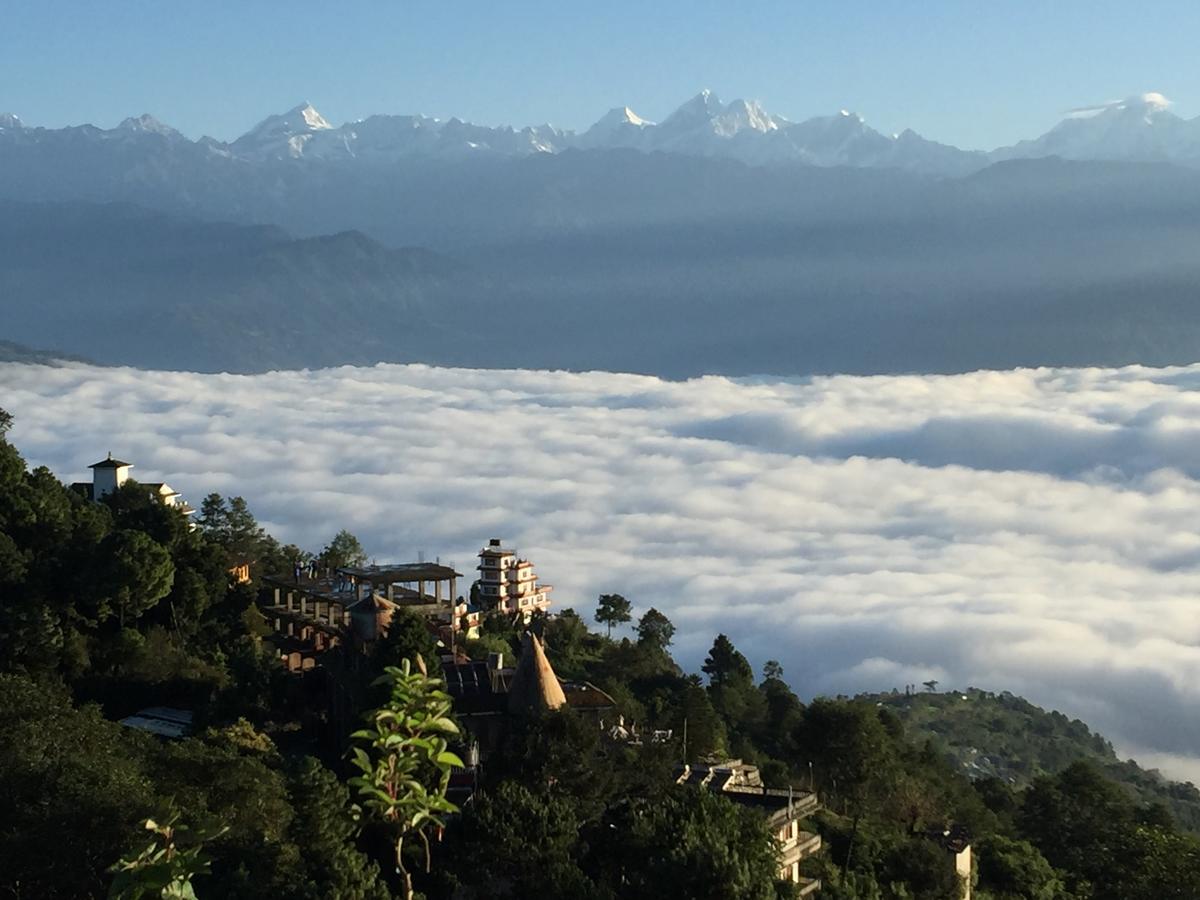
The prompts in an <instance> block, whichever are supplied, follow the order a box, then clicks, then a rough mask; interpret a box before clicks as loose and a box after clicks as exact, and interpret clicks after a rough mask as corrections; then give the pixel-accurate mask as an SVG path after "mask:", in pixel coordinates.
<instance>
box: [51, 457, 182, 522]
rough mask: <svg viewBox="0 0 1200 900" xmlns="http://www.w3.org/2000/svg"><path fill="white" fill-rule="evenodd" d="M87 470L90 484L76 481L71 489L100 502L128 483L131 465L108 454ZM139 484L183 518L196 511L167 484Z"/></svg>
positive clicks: (152, 482)
mask: <svg viewBox="0 0 1200 900" xmlns="http://www.w3.org/2000/svg"><path fill="white" fill-rule="evenodd" d="M88 468H89V469H91V470H92V480H91V481H90V482H87V481H77V482H75V483H74V484H72V485H71V489H72V490H73V491H76V492H78V493H80V494H82V495H83V496H85V497H87V499H89V500H93V501H95V500H102V499H103V498H105V497H107V496H108V495H109V494H111V493H113V492H115V491H117V490H118V489H119V488H121V487H122V486H123V485H124V484H125V482H127V481H129V470H130V469H132V468H133V463H127V462H123V461H121V460H119V459H113V455H112V454H111V453H110V454H108V458H107V459H102V460H100V462H98V463H92V464H91V465H90V466H88ZM139 484H141V486H142V487H144V488H146V489H147V490H148V491H150V494H151V496H154V497H157V498H158V499H159V500H161V501H162V502H163V505H164V506H171V507H174V508H175V509H178V510H179V511H180V512H181V513H183V514H184V515H185V516H190V515H191V514H192V513H194V512H195V511H196V510H194V509H193V508H192V507H191V506H189V505H188V502H187V501H186V500H184V499H183V496H182V495H181V494H180V493H179V491H177V490H174V489H173V488H172V487H171V486H170V485H169V484H165V483H164V482H161V481H142V482H139Z"/></svg>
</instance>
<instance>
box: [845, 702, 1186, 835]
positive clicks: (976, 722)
mask: <svg viewBox="0 0 1200 900" xmlns="http://www.w3.org/2000/svg"><path fill="white" fill-rule="evenodd" d="M862 699H864V700H866V701H867V702H871V703H879V704H882V705H883V706H884V707H886V708H887V709H889V710H891V711H892V712H894V713H895V714H896V715H897V716H899V718H900V721H901V722H903V723H904V726H905V728H906V730H907V731H908V732H909V734H911V735H912V736H913V737H914V738H915V739H923V738H929V739H930V740H932V741H933V744H934V746H936V747H937V748H938V749H939V750H941V751H943V752H945V753H946V754H947V755H948V756H949V757H950V758H951V759H952V760H953V761H954V762H955V763H956V764H957V765H959V766H960V767H961V768H962V770H963V772H964V773H966V775H967V776H968V777H970V778H972V779H980V778H997V779H1000V780H1001V781H1003V782H1005V783H1006V784H1009V785H1011V786H1013V787H1015V788H1018V789H1021V788H1025V787H1028V786H1029V785H1030V784H1031V783H1032V782H1033V780H1034V779H1035V778H1037V777H1039V776H1042V775H1055V774H1057V773H1059V772H1061V771H1062V770H1064V769H1065V768H1067V767H1068V766H1069V765H1071V764H1072V763H1074V762H1077V761H1079V760H1087V761H1088V762H1090V763H1092V764H1093V765H1094V766H1096V768H1097V769H1099V770H1100V771H1101V772H1103V773H1104V774H1105V776H1106V777H1108V778H1110V779H1112V780H1113V781H1115V782H1117V783H1119V784H1121V785H1124V786H1125V787H1126V788H1127V789H1128V790H1129V791H1130V792H1131V794H1132V796H1133V797H1134V798H1135V799H1136V800H1137V801H1138V802H1140V803H1144V804H1151V803H1163V804H1166V805H1167V806H1168V807H1169V808H1170V810H1171V813H1172V814H1173V815H1174V817H1175V818H1176V820H1177V821H1178V822H1179V823H1180V824H1181V825H1183V826H1184V827H1185V828H1187V829H1188V830H1190V831H1193V832H1200V790H1197V789H1196V787H1195V786H1194V785H1192V784H1190V783H1189V784H1181V783H1179V782H1175V781H1170V780H1169V779H1167V778H1165V777H1164V776H1163V775H1162V774H1161V773H1159V772H1157V771H1155V770H1147V769H1143V768H1142V767H1141V766H1139V765H1138V764H1137V763H1136V762H1134V761H1133V760H1122V759H1120V758H1119V757H1118V756H1117V753H1116V751H1115V750H1114V749H1113V746H1112V744H1111V743H1109V741H1108V740H1106V739H1105V738H1104V737H1103V736H1102V735H1099V734H1096V733H1095V732H1093V731H1092V730H1091V729H1090V728H1088V726H1087V725H1086V724H1084V723H1083V722H1081V721H1079V719H1071V718H1069V717H1068V716H1065V715H1063V714H1062V713H1060V712H1057V711H1048V710H1045V709H1042V708H1041V707H1040V706H1036V705H1034V704H1032V703H1030V702H1029V701H1028V700H1025V699H1024V698H1022V697H1017V696H1014V695H1013V694H1010V693H1008V692H1007V691H1005V692H1002V693H999V694H995V693H991V692H989V691H981V690H978V689H976V688H967V690H966V691H965V692H963V691H948V692H945V693H930V692H923V693H913V694H912V695H905V694H900V693H894V694H868V695H864V697H863V698H862Z"/></svg>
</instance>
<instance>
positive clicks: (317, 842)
mask: <svg viewBox="0 0 1200 900" xmlns="http://www.w3.org/2000/svg"><path fill="white" fill-rule="evenodd" d="M289 793H290V794H291V801H292V806H293V807H294V808H295V810H296V816H295V818H294V819H293V820H292V822H291V826H290V827H289V829H288V837H289V839H290V840H291V841H292V843H294V844H295V845H296V846H298V847H300V848H302V849H303V855H302V858H303V861H304V868H305V874H306V875H307V876H308V878H307V883H298V884H295V885H294V887H295V891H296V893H295V896H297V897H298V898H303V900H321V898H327V897H337V898H339V900H341V898H345V900H374V898H379V900H385V898H387V897H388V896H389V893H388V890H387V887H386V885H385V884H384V883H383V882H382V880H381V879H380V874H379V867H378V866H377V865H376V864H375V863H374V862H372V861H371V860H370V859H368V858H367V856H366V855H365V854H364V853H362V852H361V851H359V849H358V847H357V846H356V845H355V837H356V835H357V833H358V826H357V825H356V824H355V822H354V819H353V818H352V817H351V814H350V792H349V790H347V788H346V786H345V785H344V784H342V783H341V782H340V781H339V780H338V778H337V776H336V775H334V774H333V773H332V772H330V771H329V770H328V769H326V768H325V767H324V766H322V765H321V764H320V763H319V762H317V761H316V760H315V759H313V758H312V757H311V756H306V757H305V758H304V760H303V761H302V762H301V763H300V766H299V768H298V769H297V770H296V772H295V773H294V774H293V775H292V777H291V779H290V784H289Z"/></svg>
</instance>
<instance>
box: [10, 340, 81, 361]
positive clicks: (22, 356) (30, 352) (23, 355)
mask: <svg viewBox="0 0 1200 900" xmlns="http://www.w3.org/2000/svg"><path fill="white" fill-rule="evenodd" d="M0 362H16V363H39V364H46V365H53V364H55V363H60V362H87V363H90V362H91V361H90V360H88V359H85V358H84V357H81V356H74V355H72V354H69V353H61V352H59V351H56V350H35V349H34V348H32V347H26V346H25V345H24V344H17V343H14V342H13V341H3V340H0ZM92 364H93V365H94V363H92Z"/></svg>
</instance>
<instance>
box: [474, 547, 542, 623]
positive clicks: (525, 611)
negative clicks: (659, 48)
mask: <svg viewBox="0 0 1200 900" xmlns="http://www.w3.org/2000/svg"><path fill="white" fill-rule="evenodd" d="M478 568H479V602H480V604H481V605H482V606H483V607H484V608H486V609H498V610H500V612H503V613H508V614H512V615H515V614H516V613H521V614H522V616H523V618H524V619H525V621H529V619H530V617H531V616H532V615H533V613H534V612H535V611H541V612H545V611H546V610H548V609H549V608H550V591H552V590H553V588H552V587H551V586H550V585H548V584H538V578H537V573H536V572H535V571H534V569H533V563H531V562H530V561H529V560H527V559H521V558H520V557H518V556H517V553H516V551H515V550H508V549H505V548H504V547H502V546H501V545H500V540H499V539H498V538H493V539H492V540H490V541H488V545H487V546H486V547H484V548H483V549H482V550H480V551H479V567H478Z"/></svg>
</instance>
